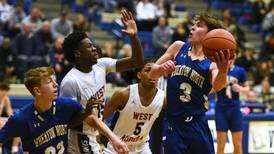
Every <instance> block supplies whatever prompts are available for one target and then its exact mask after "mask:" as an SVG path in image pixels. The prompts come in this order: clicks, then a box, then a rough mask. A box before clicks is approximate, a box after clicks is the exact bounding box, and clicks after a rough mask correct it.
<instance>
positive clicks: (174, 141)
mask: <svg viewBox="0 0 274 154" xmlns="http://www.w3.org/2000/svg"><path fill="white" fill-rule="evenodd" d="M189 119H191V121H189ZM186 121H187V122H186ZM164 145H165V147H164V153H165V154H214V146H213V139H212V135H211V132H210V129H209V127H208V123H207V120H206V118H205V116H204V115H203V116H200V117H193V118H187V119H186V120H169V121H168V128H167V132H166V140H165V142H164Z"/></svg>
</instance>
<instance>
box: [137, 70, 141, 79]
mask: <svg viewBox="0 0 274 154" xmlns="http://www.w3.org/2000/svg"><path fill="white" fill-rule="evenodd" d="M137 78H138V79H139V80H140V79H141V73H140V72H137Z"/></svg>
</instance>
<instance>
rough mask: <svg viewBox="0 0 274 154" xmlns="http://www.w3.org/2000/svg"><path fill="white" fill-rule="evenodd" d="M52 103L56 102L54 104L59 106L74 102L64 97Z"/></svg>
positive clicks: (59, 97)
mask: <svg viewBox="0 0 274 154" xmlns="http://www.w3.org/2000/svg"><path fill="white" fill-rule="evenodd" d="M54 101H56V103H57V104H60V105H63V104H67V103H75V102H76V101H75V100H74V99H73V98H71V97H64V96H58V97H57V98H56V99H55V100H54Z"/></svg>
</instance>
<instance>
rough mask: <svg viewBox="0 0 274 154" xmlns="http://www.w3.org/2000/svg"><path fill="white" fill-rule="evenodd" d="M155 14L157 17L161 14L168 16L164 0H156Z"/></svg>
mask: <svg viewBox="0 0 274 154" xmlns="http://www.w3.org/2000/svg"><path fill="white" fill-rule="evenodd" d="M155 14H156V17H157V18H158V17H161V16H166V13H165V8H164V0H155Z"/></svg>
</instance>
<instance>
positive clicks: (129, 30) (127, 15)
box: [121, 9, 137, 36]
mask: <svg viewBox="0 0 274 154" xmlns="http://www.w3.org/2000/svg"><path fill="white" fill-rule="evenodd" d="M121 13H122V18H121V21H122V23H123V24H124V29H122V32H124V33H126V34H127V35H129V36H136V35H137V25H136V22H135V21H134V18H133V15H132V13H131V12H130V11H127V10H126V9H123V10H122V12H121Z"/></svg>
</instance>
